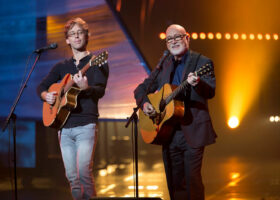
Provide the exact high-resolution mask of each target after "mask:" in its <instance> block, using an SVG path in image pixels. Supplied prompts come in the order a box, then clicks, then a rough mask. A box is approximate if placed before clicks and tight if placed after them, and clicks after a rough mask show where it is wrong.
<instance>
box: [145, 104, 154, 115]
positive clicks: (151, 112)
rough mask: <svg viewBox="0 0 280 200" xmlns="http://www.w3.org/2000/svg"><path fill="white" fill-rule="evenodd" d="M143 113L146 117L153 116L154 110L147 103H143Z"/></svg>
mask: <svg viewBox="0 0 280 200" xmlns="http://www.w3.org/2000/svg"><path fill="white" fill-rule="evenodd" d="M143 112H144V114H145V115H147V116H155V114H156V110H155V109H154V107H153V106H152V104H150V103H149V102H146V103H144V105H143Z"/></svg>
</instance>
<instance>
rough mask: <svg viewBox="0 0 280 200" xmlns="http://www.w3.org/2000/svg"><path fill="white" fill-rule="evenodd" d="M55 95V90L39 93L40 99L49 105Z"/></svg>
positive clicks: (51, 103) (52, 102)
mask: <svg viewBox="0 0 280 200" xmlns="http://www.w3.org/2000/svg"><path fill="white" fill-rule="evenodd" d="M56 96H57V92H42V94H41V97H42V99H44V100H45V101H46V102H47V103H48V104H50V105H53V104H54V103H55V99H56Z"/></svg>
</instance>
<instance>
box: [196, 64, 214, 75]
mask: <svg viewBox="0 0 280 200" xmlns="http://www.w3.org/2000/svg"><path fill="white" fill-rule="evenodd" d="M195 73H196V75H198V76H205V75H211V74H213V67H212V64H211V63H207V64H206V65H203V66H202V67H200V68H199V69H198V70H197V71H196V72H195Z"/></svg>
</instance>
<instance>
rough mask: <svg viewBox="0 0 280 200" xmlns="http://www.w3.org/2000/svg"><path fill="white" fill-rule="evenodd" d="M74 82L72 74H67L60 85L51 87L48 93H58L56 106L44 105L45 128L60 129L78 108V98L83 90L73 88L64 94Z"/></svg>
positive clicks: (45, 103)
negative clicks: (69, 83)
mask: <svg viewBox="0 0 280 200" xmlns="http://www.w3.org/2000/svg"><path fill="white" fill-rule="evenodd" d="M69 81H72V78H71V74H66V75H65V76H64V78H63V79H62V80H61V82H60V83H54V84H52V85H51V86H50V88H49V90H48V92H57V96H56V100H55V104H54V105H50V104H48V103H47V102H44V103H43V123H44V125H45V126H48V127H52V128H56V129H60V128H62V126H63V125H64V123H65V122H66V120H67V118H68V116H69V115H70V112H71V111H72V110H73V109H74V108H76V107H77V97H78V95H79V93H80V92H81V90H80V89H79V88H77V87H71V88H70V89H69V90H68V91H67V92H66V93H65V94H64V87H65V86H66V84H67V83H68V82H69Z"/></svg>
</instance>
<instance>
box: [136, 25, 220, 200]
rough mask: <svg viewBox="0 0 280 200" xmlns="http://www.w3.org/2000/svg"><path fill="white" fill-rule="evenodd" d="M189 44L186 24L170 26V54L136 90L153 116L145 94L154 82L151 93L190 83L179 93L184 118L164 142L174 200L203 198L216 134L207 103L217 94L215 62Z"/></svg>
mask: <svg viewBox="0 0 280 200" xmlns="http://www.w3.org/2000/svg"><path fill="white" fill-rule="evenodd" d="M189 44H190V37H189V35H188V34H187V32H186V30H185V29H184V27H182V26H180V25H177V24H173V25H170V26H169V27H168V28H167V30H166V45H167V48H168V50H169V51H170V54H171V55H170V56H168V57H167V59H166V60H165V61H164V63H163V64H162V67H161V68H157V69H155V70H154V71H153V72H152V73H151V74H150V76H149V77H148V78H147V79H145V80H144V82H143V83H142V84H140V85H139V86H138V87H137V88H136V89H135V91H134V95H135V99H136V102H137V104H138V105H139V104H140V105H141V107H142V110H143V112H144V113H145V114H146V115H148V116H151V117H152V116H153V115H155V112H156V111H155V108H154V107H153V105H152V104H151V103H150V102H149V99H148V98H146V97H144V98H143V97H142V96H143V95H144V94H145V91H146V90H147V88H148V86H149V85H150V83H151V82H153V83H152V85H151V87H150V91H149V93H153V92H155V91H156V90H158V89H160V88H161V87H162V86H163V85H164V84H165V83H169V84H172V85H176V86H179V85H180V84H181V83H182V82H183V81H184V80H187V82H188V84H189V87H187V88H186V89H184V90H183V91H182V92H181V93H180V94H179V95H178V98H180V99H181V100H182V101H183V102H184V111H185V113H184V117H182V119H181V120H178V121H177V123H174V125H173V127H174V130H173V134H172V137H171V138H170V140H169V141H168V142H166V143H164V144H163V161H164V166H165V173H166V178H167V185H168V189H169V194H170V198H171V199H172V200H175V199H176V200H177V199H184V200H203V199H204V186H203V182H202V177H201V166H202V159H203V153H204V147H205V146H206V145H209V144H212V143H214V142H215V138H216V137H217V136H216V133H215V131H214V129H213V126H212V122H211V119H210V115H209V111H208V104H207V100H208V99H210V98H213V97H214V95H215V88H216V80H215V75H214V67H213V63H212V61H211V60H210V59H209V58H207V57H205V56H203V55H201V54H199V53H196V52H194V51H192V50H190V49H189ZM206 64H207V65H208V66H209V68H210V71H212V73H211V74H208V75H205V76H202V77H198V76H196V73H194V72H195V71H196V70H198V69H199V68H200V67H202V66H204V65H206ZM158 70H160V71H159V73H158ZM157 73H158V76H156V74H157ZM154 78H155V81H153V79H154ZM142 99H143V101H142V102H141V100H142Z"/></svg>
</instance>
